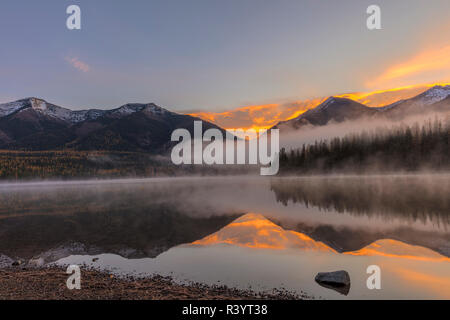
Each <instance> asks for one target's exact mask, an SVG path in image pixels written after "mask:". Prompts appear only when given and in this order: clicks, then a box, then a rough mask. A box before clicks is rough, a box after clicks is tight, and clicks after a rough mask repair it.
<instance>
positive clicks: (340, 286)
mask: <svg viewBox="0 0 450 320" xmlns="http://www.w3.org/2000/svg"><path fill="white" fill-rule="evenodd" d="M315 280H316V282H317V283H318V284H320V285H321V286H322V287H325V288H328V289H332V290H335V291H337V292H339V293H341V294H343V295H347V294H348V293H349V291H350V276H349V274H348V272H347V271H345V270H339V271H334V272H319V273H318V274H317V275H316V278H315Z"/></svg>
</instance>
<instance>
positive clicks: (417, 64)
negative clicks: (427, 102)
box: [367, 45, 450, 88]
mask: <svg viewBox="0 0 450 320" xmlns="http://www.w3.org/2000/svg"><path fill="white" fill-rule="evenodd" d="M435 71H438V72H439V73H440V74H441V76H442V72H443V71H450V45H447V46H444V47H439V48H432V49H428V50H425V51H423V52H420V53H419V54H417V55H415V56H413V57H412V58H410V59H408V60H406V61H404V62H401V63H398V64H395V65H393V66H391V67H389V68H388V69H387V70H386V71H384V72H383V73H382V74H381V75H380V76H379V77H377V78H376V79H375V80H373V81H372V80H371V81H368V82H367V86H368V87H370V88H374V87H379V86H380V85H386V84H392V83H393V82H397V83H398V81H405V80H408V79H410V78H411V77H414V76H421V75H426V74H427V73H430V72H435Z"/></svg>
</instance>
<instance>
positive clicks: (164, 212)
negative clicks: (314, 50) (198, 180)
mask: <svg viewBox="0 0 450 320" xmlns="http://www.w3.org/2000/svg"><path fill="white" fill-rule="evenodd" d="M163 193H164V194H166V198H164V197H163V196H162V194H163ZM167 197H170V195H168V194H167V190H164V189H160V190H145V188H144V187H142V188H140V187H136V186H134V187H130V186H127V187H111V188H105V187H103V188H102V189H101V190H98V187H95V186H91V187H89V186H87V187H86V186H85V187H78V188H76V189H75V190H74V189H71V188H68V189H67V188H62V189H60V190H58V189H57V188H55V189H48V188H44V189H43V190H41V191H39V190H36V189H33V190H30V191H29V192H27V191H20V192H8V193H0V253H3V254H6V255H8V256H13V257H14V256H19V257H24V258H30V257H32V256H34V255H36V254H40V253H42V252H44V251H47V250H50V249H53V248H55V247H58V246H60V245H64V244H68V243H71V242H78V243H83V244H84V245H86V246H87V247H92V248H96V249H100V250H101V251H102V252H112V253H118V254H123V255H126V256H128V257H134V258H137V257H153V256H156V255H158V254H159V253H161V252H163V251H165V250H167V249H169V248H170V247H173V246H175V245H179V244H182V243H189V242H192V241H195V240H198V239H200V238H202V237H204V236H206V235H208V234H211V233H213V232H216V231H217V230H219V229H220V228H222V227H223V226H225V225H227V224H228V223H229V222H231V221H232V220H233V219H235V218H236V217H237V216H236V215H215V216H211V215H208V216H201V217H200V216H198V215H197V216H196V211H195V209H191V208H186V207H185V208H183V207H181V205H179V204H177V202H176V201H166V200H167ZM130 249H131V251H129V252H128V253H125V252H126V250H130Z"/></svg>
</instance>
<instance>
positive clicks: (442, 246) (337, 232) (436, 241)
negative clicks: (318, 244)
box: [293, 223, 450, 257]
mask: <svg viewBox="0 0 450 320" xmlns="http://www.w3.org/2000/svg"><path fill="white" fill-rule="evenodd" d="M293 229H294V230H296V231H299V232H302V233H305V234H307V235H308V236H310V237H311V238H313V239H315V240H320V241H322V242H324V243H326V244H327V245H328V246H330V247H332V248H333V249H335V250H336V251H338V252H345V251H355V250H360V249H361V248H363V247H366V246H368V245H369V244H371V243H373V242H376V241H378V240H380V239H397V240H400V241H403V242H406V243H409V244H411V245H418V246H422V247H426V248H430V249H432V250H434V251H436V252H439V253H440V254H443V255H445V256H448V257H450V234H448V233H436V232H433V231H420V230H417V229H413V228H410V227H397V228H392V229H389V228H388V229H386V228H383V229H380V230H377V229H374V230H372V229H370V228H362V227H344V226H333V225H328V224H319V225H317V224H314V225H308V224H306V223H299V224H297V225H296V226H295V227H293Z"/></svg>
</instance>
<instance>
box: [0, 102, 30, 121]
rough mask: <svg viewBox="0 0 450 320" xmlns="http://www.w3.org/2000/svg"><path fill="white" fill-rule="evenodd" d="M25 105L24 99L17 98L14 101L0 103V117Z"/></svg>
mask: <svg viewBox="0 0 450 320" xmlns="http://www.w3.org/2000/svg"><path fill="white" fill-rule="evenodd" d="M25 105H26V101H25V100H18V101H14V102H8V103H3V104H0V117H4V116H7V115H10V114H11V113H14V112H16V111H18V110H20V109H22V108H23V107H25Z"/></svg>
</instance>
